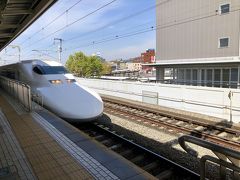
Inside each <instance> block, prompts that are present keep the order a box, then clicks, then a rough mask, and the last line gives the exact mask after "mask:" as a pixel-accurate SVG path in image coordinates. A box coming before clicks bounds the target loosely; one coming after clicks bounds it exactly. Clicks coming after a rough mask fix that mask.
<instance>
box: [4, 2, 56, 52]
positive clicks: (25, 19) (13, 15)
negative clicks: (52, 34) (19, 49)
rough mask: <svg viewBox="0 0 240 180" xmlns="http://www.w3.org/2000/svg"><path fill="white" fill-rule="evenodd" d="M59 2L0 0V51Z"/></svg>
mask: <svg viewBox="0 0 240 180" xmlns="http://www.w3.org/2000/svg"><path fill="white" fill-rule="evenodd" d="M56 1H57V0H0V51H1V50H2V49H3V48H5V47H6V46H7V45H8V44H9V43H11V42H12V41H13V40H14V39H15V38H16V37H18V36H19V35H20V34H21V33H22V32H23V31H24V30H25V29H26V28H28V27H29V26H30V25H31V24H32V23H33V22H34V21H35V20H36V19H37V18H38V17H40V16H41V15H42V14H43V13H44V12H45V11H46V10H47V9H48V8H50V7H51V6H52V5H53V4H54V3H55V2H56Z"/></svg>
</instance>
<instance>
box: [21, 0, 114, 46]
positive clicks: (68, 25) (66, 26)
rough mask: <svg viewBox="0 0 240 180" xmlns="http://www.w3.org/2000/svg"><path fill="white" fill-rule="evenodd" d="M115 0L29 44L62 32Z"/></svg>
mask: <svg viewBox="0 0 240 180" xmlns="http://www.w3.org/2000/svg"><path fill="white" fill-rule="evenodd" d="M115 1H117V0H112V1H110V2H109V3H107V4H104V5H103V6H101V7H99V8H97V9H95V10H94V11H92V12H90V13H88V14H86V15H84V16H82V17H81V18H79V19H77V20H75V21H73V22H71V23H70V24H67V25H65V26H63V27H62V28H60V29H58V30H56V31H54V32H52V33H50V34H49V35H47V36H45V37H43V38H41V39H39V40H37V41H35V42H34V43H32V44H30V45H29V46H31V45H33V44H35V43H38V42H40V41H42V40H44V39H46V38H48V37H50V36H52V35H54V34H56V33H57V32H60V31H62V30H64V29H66V28H69V27H70V26H72V25H73V24H75V23H77V22H79V21H81V20H83V19H85V18H87V17H88V16H90V15H92V14H94V13H96V12H97V11H99V10H101V9H103V8H105V7H107V6H109V5H110V4H112V3H114V2H115ZM29 46H27V47H29ZM25 48H26V47H25Z"/></svg>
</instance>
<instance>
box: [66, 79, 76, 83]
mask: <svg viewBox="0 0 240 180" xmlns="http://www.w3.org/2000/svg"><path fill="white" fill-rule="evenodd" d="M66 81H67V83H74V82H76V80H75V79H66Z"/></svg>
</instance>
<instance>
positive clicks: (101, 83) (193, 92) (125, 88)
mask: <svg viewBox="0 0 240 180" xmlns="http://www.w3.org/2000/svg"><path fill="white" fill-rule="evenodd" d="M76 79H77V80H78V82H79V83H80V84H81V85H85V86H87V87H89V88H92V89H94V90H95V91H97V92H98V93H101V94H104V95H111V96H117V97H121V98H126V99H129V100H136V101H143V102H145V101H144V93H146V92H148V94H149V95H150V94H157V96H156V98H157V99H156V102H158V103H157V104H158V105H160V106H163V107H170V108H175V109H179V110H185V111H189V112H196V113H201V114H205V115H210V116H214V117H218V118H223V119H227V120H230V107H229V106H230V100H229V97H228V94H229V92H230V91H231V92H232V93H233V96H232V120H233V122H235V123H240V119H239V116H240V101H239V99H240V89H228V88H212V87H211V88H210V87H198V86H185V85H184V86H181V85H174V84H160V83H157V84H155V83H141V82H127V81H122V82H120V81H111V80H100V79H83V78H76ZM154 96H155V95H154Z"/></svg>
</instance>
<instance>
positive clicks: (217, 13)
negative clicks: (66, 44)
mask: <svg viewBox="0 0 240 180" xmlns="http://www.w3.org/2000/svg"><path fill="white" fill-rule="evenodd" d="M237 7H238V8H236V9H233V7H231V10H230V12H236V11H239V10H240V9H239V6H237ZM230 12H229V13H230ZM218 15H219V12H216V11H213V12H212V14H211V13H209V12H208V14H207V15H206V16H200V17H199V16H198V17H197V16H195V17H187V18H184V19H179V20H178V21H172V22H167V23H165V24H162V25H161V27H157V28H156V30H159V29H163V28H168V27H171V26H175V25H180V24H184V23H188V22H193V21H198V20H202V19H205V18H210V17H214V16H218ZM90 33H91V32H90ZM81 36H82V35H81ZM115 39H116V38H115ZM119 39H120V38H119ZM70 40H71V39H67V40H66V41H70ZM91 42H95V43H93V44H97V41H96V40H95V41H94V40H93V41H91Z"/></svg>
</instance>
